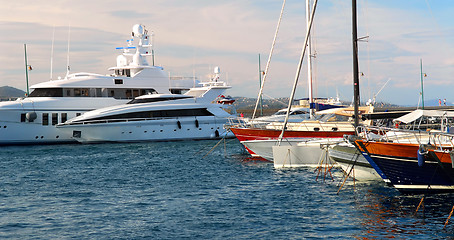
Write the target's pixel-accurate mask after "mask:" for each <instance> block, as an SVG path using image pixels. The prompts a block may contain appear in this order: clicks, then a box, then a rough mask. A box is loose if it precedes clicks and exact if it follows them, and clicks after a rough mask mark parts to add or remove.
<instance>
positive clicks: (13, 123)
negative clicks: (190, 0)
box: [0, 24, 229, 145]
mask: <svg viewBox="0 0 454 240" xmlns="http://www.w3.org/2000/svg"><path fill="white" fill-rule="evenodd" d="M118 49H122V50H123V53H122V54H121V55H119V56H118V57H117V66H115V67H112V68H110V69H109V70H110V71H112V73H111V74H110V75H100V74H92V73H74V74H68V75H67V76H66V77H65V78H63V79H58V80H51V81H48V82H43V83H39V84H36V85H33V86H31V87H30V88H31V89H32V92H31V93H30V95H29V96H28V97H26V98H21V99H18V100H16V101H8V102H0V145H17V144H52V143H70V142H75V140H74V139H73V138H72V135H71V134H67V133H65V132H62V131H60V130H58V129H57V128H56V127H55V126H56V125H57V124H59V123H64V122H66V121H67V120H68V119H71V118H74V117H77V116H79V115H81V114H83V113H84V112H87V111H91V110H94V109H98V108H103V107H108V106H113V105H119V104H124V103H127V102H129V101H130V100H131V99H133V98H134V97H137V96H140V95H145V94H170V93H172V92H177V93H182V92H185V91H187V92H186V93H185V94H188V95H189V96H195V97H199V96H201V95H204V94H205V92H206V90H207V89H209V88H212V87H208V86H207V85H203V86H201V87H195V88H194V86H196V85H198V84H199V83H198V82H195V81H187V79H186V81H185V80H184V79H183V80H182V81H180V82H179V83H176V84H169V82H170V79H169V77H168V75H167V73H166V72H164V70H163V68H162V67H159V66H152V65H150V64H149V63H148V61H147V57H148V58H149V56H151V51H150V49H151V39H150V36H149V34H148V31H147V30H146V29H145V27H144V26H143V25H139V24H136V25H134V26H133V32H132V39H131V40H129V41H128V46H127V47H123V48H118ZM218 77H219V75H217V76H216V82H215V84H209V85H216V86H215V87H218V88H221V89H226V88H229V87H228V86H226V85H225V83H223V82H221V81H217V78H218ZM185 83H186V85H185ZM188 83H190V84H188ZM170 85H174V86H178V87H174V88H171V87H170ZM191 87H192V88H191ZM211 94H213V93H211ZM209 97H211V98H212V100H214V99H215V98H216V97H217V96H212V95H210V96H208V95H207V96H205V98H209Z"/></svg>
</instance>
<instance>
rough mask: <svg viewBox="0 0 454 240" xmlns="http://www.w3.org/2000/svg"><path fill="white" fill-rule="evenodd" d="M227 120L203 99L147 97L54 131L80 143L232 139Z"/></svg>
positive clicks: (90, 114)
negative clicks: (61, 132) (227, 128)
mask: <svg viewBox="0 0 454 240" xmlns="http://www.w3.org/2000/svg"><path fill="white" fill-rule="evenodd" d="M215 91H217V90H216V89H215ZM229 117H233V115H231V114H229V113H228V112H226V111H225V110H224V109H223V105H221V104H215V103H211V102H210V101H206V100H205V99H204V98H203V97H202V98H195V97H191V96H188V95H181V94H148V95H143V96H139V97H137V98H135V99H134V100H132V101H131V102H129V103H127V104H123V105H117V106H112V107H106V108H102V109H97V110H94V111H90V112H87V113H84V114H82V115H81V116H79V117H76V118H73V119H70V120H68V121H67V122H65V123H63V124H59V125H57V128H59V129H61V130H62V131H63V132H66V134H67V135H72V137H73V138H74V139H76V140H77V141H79V142H82V143H93V142H139V141H169V140H189V139H190V140H194V139H215V138H222V137H228V136H230V137H234V135H233V134H232V133H230V132H229V131H227V130H226V128H225V127H224V125H225V124H226V123H227V121H228V118H229ZM229 134H230V135H229Z"/></svg>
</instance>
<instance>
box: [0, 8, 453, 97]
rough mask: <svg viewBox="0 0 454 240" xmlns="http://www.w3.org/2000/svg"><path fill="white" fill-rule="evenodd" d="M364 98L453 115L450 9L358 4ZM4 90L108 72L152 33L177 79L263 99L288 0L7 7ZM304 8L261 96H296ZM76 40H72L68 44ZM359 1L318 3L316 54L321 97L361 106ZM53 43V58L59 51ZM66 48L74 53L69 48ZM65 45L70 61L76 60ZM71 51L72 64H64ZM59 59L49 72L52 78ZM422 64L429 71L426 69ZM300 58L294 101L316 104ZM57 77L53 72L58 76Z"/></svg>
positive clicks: (293, 17)
mask: <svg viewBox="0 0 454 240" xmlns="http://www.w3.org/2000/svg"><path fill="white" fill-rule="evenodd" d="M357 1H358V37H366V36H367V38H365V39H366V41H361V42H360V43H359V65H360V66H359V69H360V72H361V74H360V89H361V100H362V101H367V99H369V98H373V97H374V96H375V99H376V101H377V102H387V103H393V104H399V105H416V104H418V103H419V102H420V100H421V95H420V92H421V72H423V73H424V74H426V75H427V76H426V77H423V82H424V99H425V100H426V101H427V100H428V99H439V98H441V99H445V98H446V99H447V101H448V103H450V104H451V103H452V105H454V96H453V95H452V92H453V90H454V14H452V13H454V1H452V0H399V1H392V0H357ZM0 3H1V5H2V8H1V10H0V11H1V14H0V49H2V53H1V54H0V66H2V67H1V68H0V86H12V87H16V88H19V89H22V90H25V89H26V81H25V63H24V44H27V55H28V64H29V65H31V66H32V68H33V70H32V71H30V74H29V82H30V85H32V84H36V83H40V82H43V81H48V80H50V79H51V75H52V78H53V79H57V78H58V76H61V77H64V76H65V74H66V65H67V59H68V55H69V62H70V67H71V72H73V73H74V72H91V73H99V74H109V73H110V72H109V71H108V70H107V69H108V68H109V67H112V66H114V65H115V64H116V56H117V55H119V54H120V53H121V52H119V50H116V49H115V48H116V47H122V46H125V45H126V40H127V39H129V38H130V34H131V31H132V26H133V25H134V24H137V23H140V24H143V25H144V26H145V27H146V28H147V29H148V30H149V31H153V33H154V40H153V41H154V51H155V63H156V65H159V66H162V67H163V68H164V70H165V71H166V72H168V73H169V75H170V76H193V75H196V76H197V77H198V78H199V79H201V80H208V78H209V76H211V75H212V72H213V69H214V68H215V67H216V66H219V67H220V69H221V79H223V80H225V81H227V82H228V83H229V84H230V85H231V86H232V88H231V89H230V90H228V92H227V94H229V95H231V96H242V97H257V94H258V91H259V54H260V63H261V64H260V65H261V70H264V69H265V65H266V63H267V61H268V56H269V53H270V49H271V45H272V42H273V38H274V34H275V31H276V26H277V23H278V19H279V14H280V11H281V7H282V0H248V1H244V0H217V1H212V0H191V1H181V0H179V1H177V0H136V1H128V2H125V1H116V0H115V1H107V0H97V1H88V0H77V1H69V0H57V1H48V0H34V1H25V0H15V1H10V0H0ZM305 19H306V16H305V3H304V1H302V0H298V1H297V0H287V1H286V5H285V8H284V13H283V18H282V22H281V27H280V30H279V34H278V36H277V41H276V45H275V49H274V53H273V55H272V58H271V60H270V65H269V71H268V73H267V79H266V82H265V88H264V96H265V98H279V97H289V96H290V93H291V88H292V84H293V82H294V80H295V75H296V71H297V66H298V61H299V59H300V55H301V50H302V47H303V45H304V38H305V34H306V20H305ZM68 39H69V41H68ZM351 39H352V23H351V1H349V0H320V1H319V4H318V5H317V8H316V13H315V18H314V27H313V36H312V47H313V58H312V59H313V80H314V87H313V92H314V96H315V97H336V96H339V97H340V98H341V99H342V100H345V101H351V100H352V99H353V84H352V83H353V77H352V76H353V74H352V69H353V67H352V40H351ZM52 42H54V44H53V46H54V47H53V49H54V50H53V55H52V54H51V52H52V50H51V49H52ZM68 42H69V44H68ZM68 45H69V51H68ZM68 52H69V54H68ZM51 56H53V58H52V59H53V64H52V71H51ZM421 61H422V71H421ZM306 64H307V59H304V65H303V69H302V73H301V75H300V79H299V83H298V89H297V93H296V97H298V98H302V97H307V96H308V93H307V92H308V87H307V65H306ZM51 72H52V74H51Z"/></svg>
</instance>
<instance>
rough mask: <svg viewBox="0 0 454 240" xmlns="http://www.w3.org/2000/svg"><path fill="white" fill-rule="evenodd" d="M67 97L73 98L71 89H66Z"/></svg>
mask: <svg viewBox="0 0 454 240" xmlns="http://www.w3.org/2000/svg"><path fill="white" fill-rule="evenodd" d="M66 96H67V97H72V96H71V90H70V89H66Z"/></svg>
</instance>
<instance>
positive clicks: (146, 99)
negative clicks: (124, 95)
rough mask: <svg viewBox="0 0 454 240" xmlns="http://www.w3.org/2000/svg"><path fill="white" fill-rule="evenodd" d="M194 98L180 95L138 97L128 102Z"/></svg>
mask: <svg viewBox="0 0 454 240" xmlns="http://www.w3.org/2000/svg"><path fill="white" fill-rule="evenodd" d="M185 98H192V97H191V96H178V97H160V98H136V99H133V100H131V101H129V102H128V103H127V104H136V103H151V102H160V101H169V100H178V99H185Z"/></svg>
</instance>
